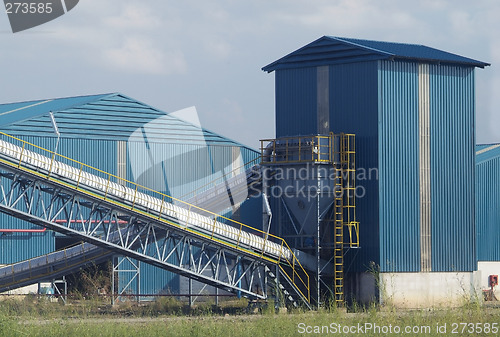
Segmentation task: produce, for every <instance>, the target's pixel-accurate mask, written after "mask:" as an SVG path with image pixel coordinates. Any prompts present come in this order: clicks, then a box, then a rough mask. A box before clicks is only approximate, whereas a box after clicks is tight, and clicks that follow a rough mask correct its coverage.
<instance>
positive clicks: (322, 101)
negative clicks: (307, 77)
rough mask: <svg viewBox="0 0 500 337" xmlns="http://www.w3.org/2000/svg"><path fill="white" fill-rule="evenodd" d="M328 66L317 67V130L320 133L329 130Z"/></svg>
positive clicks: (326, 132) (324, 133) (323, 133)
mask: <svg viewBox="0 0 500 337" xmlns="http://www.w3.org/2000/svg"><path fill="white" fill-rule="evenodd" d="M329 73H330V67H329V66H321V67H318V68H317V90H318V92H317V103H318V104H317V106H318V107H317V123H318V124H317V130H318V132H317V133H318V134H320V135H327V134H328V133H329V132H330V89H329V86H330V85H329V77H330V75H329Z"/></svg>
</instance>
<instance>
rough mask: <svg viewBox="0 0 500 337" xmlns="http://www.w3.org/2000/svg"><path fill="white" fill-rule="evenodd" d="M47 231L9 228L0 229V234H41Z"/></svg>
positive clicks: (44, 229)
mask: <svg viewBox="0 0 500 337" xmlns="http://www.w3.org/2000/svg"><path fill="white" fill-rule="evenodd" d="M46 230H47V228H43V229H9V228H0V233H43V232H45V231H46Z"/></svg>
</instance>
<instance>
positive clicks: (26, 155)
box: [0, 140, 293, 260]
mask: <svg viewBox="0 0 500 337" xmlns="http://www.w3.org/2000/svg"><path fill="white" fill-rule="evenodd" d="M0 155H1V156H2V157H3V158H4V159H7V160H9V161H10V162H12V163H16V164H17V163H19V166H21V164H22V166H25V167H30V169H32V170H33V171H39V172H41V173H43V174H47V173H49V174H50V175H51V177H53V178H55V179H58V180H61V181H63V182H66V183H69V184H70V185H72V186H77V187H78V188H79V189H81V190H87V191H89V192H90V193H97V194H100V195H102V196H105V198H107V199H110V200H113V201H115V202H118V203H121V204H124V205H127V206H132V209H133V210H135V211H142V212H146V213H148V214H151V215H153V216H155V217H160V218H162V219H165V220H169V221H174V222H176V223H179V224H183V226H185V228H186V229H187V228H189V229H190V230H195V231H199V232H201V233H205V234H207V233H208V234H209V235H211V237H214V238H218V239H219V240H220V241H221V242H223V243H227V244H228V245H229V246H235V245H236V246H244V247H246V249H249V250H252V251H255V252H258V253H259V254H260V253H262V254H263V255H266V256H269V257H271V258H275V259H278V260H280V259H286V260H292V256H293V254H292V252H291V251H290V250H289V249H288V248H286V247H284V246H283V245H280V244H277V243H274V242H271V241H269V240H266V239H264V238H262V237H259V236H257V235H255V234H251V233H248V232H245V230H244V229H245V227H243V226H242V227H241V228H235V227H233V226H230V225H227V224H225V223H222V222H220V221H216V220H214V219H212V218H210V217H209V216H205V215H201V214H199V213H197V212H200V213H202V212H204V210H202V209H200V208H197V207H195V206H193V207H188V208H183V207H179V206H177V205H174V204H172V203H170V202H168V201H165V200H161V199H158V198H155V197H152V196H150V195H148V194H146V193H142V192H139V191H138V190H137V188H136V189H132V188H129V187H126V186H123V185H120V184H118V183H115V182H113V181H110V179H109V178H108V179H104V178H101V177H99V176H97V175H94V174H91V173H88V172H85V171H83V170H82V169H81V168H80V169H79V168H75V167H72V166H70V165H67V164H64V163H62V162H59V161H55V160H52V159H51V158H48V157H45V156H43V155H40V154H38V153H35V152H33V151H29V150H26V149H25V148H21V147H19V146H17V145H14V144H12V143H9V142H6V141H4V140H0ZM167 200H168V199H167ZM242 229H243V230H242Z"/></svg>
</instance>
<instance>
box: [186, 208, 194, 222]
mask: <svg viewBox="0 0 500 337" xmlns="http://www.w3.org/2000/svg"><path fill="white" fill-rule="evenodd" d="M191 206H193V205H191V204H189V208H188V217H187V219H186V227H187V226H188V225H189V219H190V218H191Z"/></svg>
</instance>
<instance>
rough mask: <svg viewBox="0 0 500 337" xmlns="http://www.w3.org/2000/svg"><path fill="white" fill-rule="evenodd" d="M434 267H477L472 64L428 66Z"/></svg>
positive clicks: (463, 269)
mask: <svg viewBox="0 0 500 337" xmlns="http://www.w3.org/2000/svg"><path fill="white" fill-rule="evenodd" d="M430 93H431V94H430V114H431V208H432V271H436V272H437V271H473V270H475V269H476V266H477V264H476V258H475V238H474V236H475V225H474V158H475V153H474V145H475V132H474V124H475V93H474V68H464V67H454V66H445V65H431V66H430Z"/></svg>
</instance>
